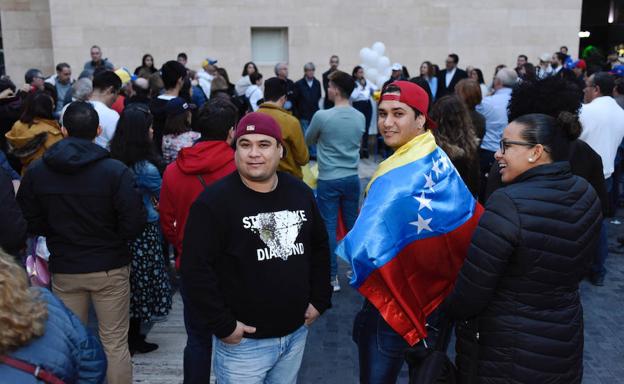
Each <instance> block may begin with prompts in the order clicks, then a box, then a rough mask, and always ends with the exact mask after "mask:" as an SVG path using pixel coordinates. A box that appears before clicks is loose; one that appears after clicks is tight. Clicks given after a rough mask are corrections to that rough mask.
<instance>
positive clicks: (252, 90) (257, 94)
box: [245, 84, 264, 112]
mask: <svg viewBox="0 0 624 384" xmlns="http://www.w3.org/2000/svg"><path fill="white" fill-rule="evenodd" d="M245 97H247V99H248V100H249V104H251V108H252V109H253V111H254V112H256V111H257V110H258V107H259V106H258V101H260V100H261V99H262V98H263V97H264V95H263V94H262V89H260V87H259V86H257V85H256V84H252V85H250V86H249V87H247V89H246V90H245Z"/></svg>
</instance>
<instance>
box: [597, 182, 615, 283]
mask: <svg viewBox="0 0 624 384" xmlns="http://www.w3.org/2000/svg"><path fill="white" fill-rule="evenodd" d="M605 184H606V186H607V196H610V195H611V190H612V189H613V177H609V178H608V179H606V180H605ZM607 220H608V219H604V220H603V221H602V226H601V227H600V240H599V243H598V254H597V255H596V258H595V259H594V264H593V265H592V274H593V275H594V276H595V277H604V276H605V275H606V274H607V269H606V268H605V262H606V261H607V256H609V236H608V234H607Z"/></svg>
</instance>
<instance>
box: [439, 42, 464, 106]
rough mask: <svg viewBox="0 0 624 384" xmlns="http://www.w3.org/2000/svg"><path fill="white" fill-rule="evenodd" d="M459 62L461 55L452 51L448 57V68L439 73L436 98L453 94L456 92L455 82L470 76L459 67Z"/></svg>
mask: <svg viewBox="0 0 624 384" xmlns="http://www.w3.org/2000/svg"><path fill="white" fill-rule="evenodd" d="M458 63H459V56H457V55H456V54H454V53H451V54H450V55H448V57H447V58H446V69H444V70H442V71H440V73H438V92H437V93H436V100H437V99H440V98H441V97H443V96H446V95H452V94H453V92H455V84H457V83H459V81H460V80H461V79H465V78H467V77H468V74H467V73H466V71H464V70H462V69H459V68H457V64H458Z"/></svg>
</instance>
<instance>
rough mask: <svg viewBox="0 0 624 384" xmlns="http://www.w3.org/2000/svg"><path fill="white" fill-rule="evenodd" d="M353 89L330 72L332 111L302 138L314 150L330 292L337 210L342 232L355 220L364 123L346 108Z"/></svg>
mask: <svg viewBox="0 0 624 384" xmlns="http://www.w3.org/2000/svg"><path fill="white" fill-rule="evenodd" d="M354 87H355V82H354V80H353V77H351V75H349V74H347V73H345V72H342V71H334V72H333V73H332V74H331V75H329V86H328V89H327V95H328V97H329V99H330V100H331V101H333V102H334V107H333V108H330V109H326V110H321V111H317V112H316V113H315V114H314V116H313V117H312V121H311V122H310V126H309V128H308V130H307V132H306V135H305V139H306V144H307V145H308V146H310V145H316V146H317V161H318V168H319V176H318V184H317V195H316V199H317V203H318V206H319V210H320V211H321V216H322V217H323V220H324V221H325V226H326V227H327V234H328V236H329V256H330V266H331V279H332V286H333V287H334V292H337V291H339V290H340V283H339V281H338V264H337V260H336V255H335V253H334V251H335V249H336V227H337V224H338V209H340V210H341V213H342V219H343V222H344V224H345V227H346V230H350V229H351V228H352V227H353V224H354V223H355V219H356V218H357V212H358V201H359V197H360V179H359V177H358V162H359V159H360V141H361V139H362V134H363V133H364V129H365V125H366V120H365V118H364V115H363V114H362V113H361V112H359V111H358V110H356V109H355V108H353V107H351V105H350V104H349V96H350V95H351V92H353V88H354Z"/></svg>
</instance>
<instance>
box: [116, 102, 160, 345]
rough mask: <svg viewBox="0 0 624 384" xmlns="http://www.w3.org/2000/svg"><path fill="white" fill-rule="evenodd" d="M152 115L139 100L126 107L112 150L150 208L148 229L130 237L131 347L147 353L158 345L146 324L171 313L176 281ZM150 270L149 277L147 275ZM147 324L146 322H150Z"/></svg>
mask: <svg viewBox="0 0 624 384" xmlns="http://www.w3.org/2000/svg"><path fill="white" fill-rule="evenodd" d="M152 121H153V119H152V115H151V113H150V112H149V110H147V109H146V108H143V107H140V106H136V107H129V108H127V109H125V110H124V111H123V113H122V114H121V116H120V118H119V123H118V124H117V130H116V132H115V137H114V138H113V141H112V143H111V155H112V156H113V157H114V158H116V159H118V160H121V161H122V162H123V163H125V164H126V165H127V166H128V167H129V168H130V169H131V170H132V171H133V172H134V174H135V180H136V184H137V188H138V190H139V192H140V193H141V196H142V198H143V204H144V205H145V209H146V211H147V224H146V226H145V229H144V230H143V233H141V235H139V237H137V238H136V239H135V240H133V241H131V242H130V252H131V253H132V264H131V272H130V287H131V294H130V332H129V334H128V343H129V345H130V353H132V354H134V353H136V352H140V353H147V352H151V351H153V350H155V349H157V348H158V345H157V344H152V343H147V342H145V336H146V335H144V334H142V333H141V325H148V326H149V325H150V324H151V323H152V322H153V321H154V320H155V319H156V318H162V317H164V316H167V315H168V314H169V310H170V309H171V285H170V282H169V277H168V274H167V270H166V266H165V258H164V256H163V248H162V235H161V233H160V225H159V218H160V217H159V214H158V196H160V188H161V184H162V179H161V176H160V172H159V171H158V168H157V167H156V164H158V163H159V160H158V157H157V155H156V153H155V150H154V144H153V142H152V138H153V130H152ZM147 276H149V278H147ZM144 328H145V327H144Z"/></svg>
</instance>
